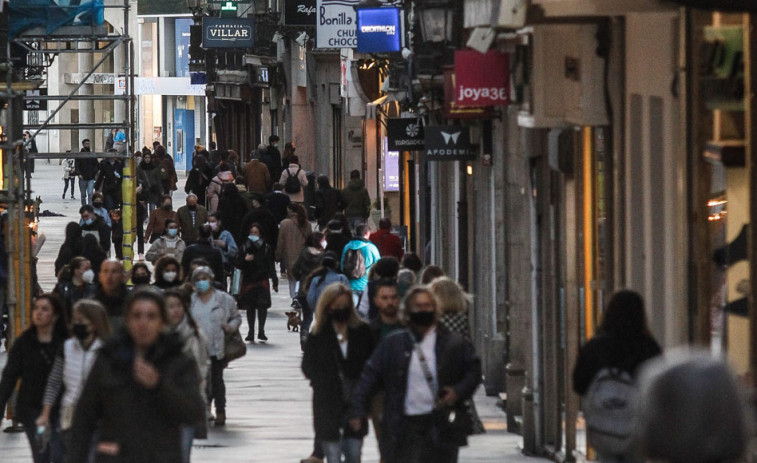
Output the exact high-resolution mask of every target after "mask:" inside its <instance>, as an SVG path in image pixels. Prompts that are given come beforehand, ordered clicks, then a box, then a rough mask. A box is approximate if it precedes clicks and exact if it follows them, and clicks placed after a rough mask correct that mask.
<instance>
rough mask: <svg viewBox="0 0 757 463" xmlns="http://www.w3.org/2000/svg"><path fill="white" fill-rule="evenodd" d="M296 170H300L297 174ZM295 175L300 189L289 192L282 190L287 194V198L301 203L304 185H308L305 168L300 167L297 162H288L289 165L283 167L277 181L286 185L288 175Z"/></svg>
mask: <svg viewBox="0 0 757 463" xmlns="http://www.w3.org/2000/svg"><path fill="white" fill-rule="evenodd" d="M297 171H300V173H299V174H298V173H297ZM290 175H291V176H292V177H295V176H296V177H297V179H298V180H299V181H300V186H301V188H300V191H298V192H297V193H289V192H287V191H286V190H284V193H285V194H286V195H287V196H289V199H290V200H291V201H292V202H293V203H301V202H304V201H305V187H306V186H308V177H307V172H305V169H303V168H301V167H300V166H299V165H297V164H289V167H287V168H286V169H284V170H283V171H282V172H281V177H280V178H279V183H281V184H282V185H286V182H287V179H288V178H289V177H290Z"/></svg>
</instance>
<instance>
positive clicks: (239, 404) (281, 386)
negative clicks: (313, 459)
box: [0, 160, 543, 463]
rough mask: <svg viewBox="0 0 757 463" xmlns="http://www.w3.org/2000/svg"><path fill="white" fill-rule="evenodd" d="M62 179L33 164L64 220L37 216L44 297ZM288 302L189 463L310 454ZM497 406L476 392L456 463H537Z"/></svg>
mask: <svg viewBox="0 0 757 463" xmlns="http://www.w3.org/2000/svg"><path fill="white" fill-rule="evenodd" d="M61 172H62V168H61V166H60V165H58V162H57V160H54V161H52V164H46V163H44V162H38V163H37V167H36V170H35V173H34V176H33V180H32V189H33V191H34V193H33V194H34V196H35V197H36V196H39V197H40V198H41V199H42V205H41V207H40V209H41V210H42V211H44V210H48V211H50V212H54V213H56V214H62V216H61V217H46V216H43V217H40V221H39V227H38V231H39V233H40V234H44V235H45V238H46V241H45V244H44V246H43V247H42V250H41V252H40V254H39V256H38V257H39V261H38V262H37V270H38V274H39V278H40V285H41V286H42V288H43V290H45V291H48V290H51V289H52V288H53V287H54V286H55V276H54V271H53V262H54V261H55V258H56V256H57V253H58V249H59V248H60V245H61V244H62V243H63V239H64V233H63V232H64V228H65V226H66V223H68V222H70V221H72V220H78V216H79V213H78V211H79V208H80V207H81V204H80V202H79V200H78V191H77V199H76V200H72V199H70V198H68V197H66V198H65V199H61V197H60V193H61V191H62V186H63V182H62V181H61V179H60V178H61ZM182 181H183V179H182ZM184 200H185V194H184V192H183V191H178V192H175V194H174V202H175V203H176V204H183V203H184ZM287 294H288V292H287V288H286V280H283V281H282V287H281V288H279V292H278V293H277V294H274V295H273V307H272V308H271V310H270V316H269V321H268V324H267V325H268V328H267V331H266V332H267V334H268V338H269V340H268V342H266V343H260V342H258V343H254V344H247V348H248V353H247V355H246V356H245V357H243V358H242V359H240V360H238V361H235V362H234V363H233V364H232V365H231V366H230V367H229V369H228V370H227V372H226V374H225V377H226V388H227V400H228V406H227V422H226V426H225V427H223V428H215V427H213V426H211V427H210V433H209V436H208V439H204V440H195V441H194V445H193V448H192V461H197V462H240V463H241V462H245V463H250V462H260V463H264V462H265V463H284V462H298V461H300V460H301V459H303V458H305V457H307V456H308V455H309V452H310V451H311V450H312V447H313V422H312V411H311V410H312V407H311V396H312V391H311V388H310V385H309V383H308V381H307V380H306V379H305V377H304V376H303V375H302V372H301V370H300V363H301V362H302V352H301V350H300V345H299V336H298V333H294V332H291V331H287V327H286V321H287V317H286V316H285V315H284V312H286V311H288V310H291V308H290V307H289V306H290V300H289V298H288V296H287ZM243 318H244V317H243ZM246 325H247V323H246V321H244V323H243V326H242V328H241V332H242V333H247V327H246ZM6 356H7V352H4V351H3V352H0V368H2V366H4V364H5V361H6ZM498 403H499V398H498V397H486V395H485V394H483V392H482V391H481V390H480V389H479V391H478V394H477V395H476V405H477V406H478V411H479V414H480V416H481V418H482V420H483V422H484V425H485V427H486V430H487V432H486V434H481V435H477V436H474V437H472V438H471V439H470V446H469V447H467V448H463V449H462V451H461V454H460V461H461V462H465V463H484V462H491V463H494V462H498V463H500V462H506V463H526V462H531V461H543V460H540V459H536V458H529V457H525V456H523V455H522V454H521V451H520V442H521V439H520V436H518V435H516V434H508V433H507V430H506V428H507V425H506V419H505V414H504V412H503V411H502V409H501V408H500V407H499V406H498ZM10 424H11V422H10V420H7V419H6V420H3V421H2V428H3V429H6V428H7V427H8V426H10ZM0 449H1V450H0V452H1V453H2V456H1V457H0V460H2V461H3V462H4V463H6V462H7V463H16V462H18V463H22V462H29V461H31V454H30V451H29V444H28V442H27V440H26V437H25V436H24V434H23V433H8V432H2V433H0ZM362 461H364V462H366V463H374V462H378V461H379V459H378V450H377V444H376V440H375V438H374V437H373V434H371V435H370V436H369V437H368V438H366V439H365V445H364V447H363V460H362Z"/></svg>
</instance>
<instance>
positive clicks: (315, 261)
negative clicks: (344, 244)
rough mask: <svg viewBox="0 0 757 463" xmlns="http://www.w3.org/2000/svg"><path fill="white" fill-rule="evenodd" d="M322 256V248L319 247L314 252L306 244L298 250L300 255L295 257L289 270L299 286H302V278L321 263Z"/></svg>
mask: <svg viewBox="0 0 757 463" xmlns="http://www.w3.org/2000/svg"><path fill="white" fill-rule="evenodd" d="M322 257H323V250H322V249H321V248H320V247H319V248H318V249H317V252H316V253H313V252H312V250H311V248H309V247H307V246H305V247H304V248H303V249H302V251H300V257H298V258H297V262H295V263H294V267H293V268H292V270H291V272H292V276H293V277H295V278H296V279H297V281H299V282H300V287H302V282H303V280H305V279H306V278H307V277H308V275H310V274H311V273H312V272H313V270H315V269H317V268H318V267H319V266H320V265H321V258H322Z"/></svg>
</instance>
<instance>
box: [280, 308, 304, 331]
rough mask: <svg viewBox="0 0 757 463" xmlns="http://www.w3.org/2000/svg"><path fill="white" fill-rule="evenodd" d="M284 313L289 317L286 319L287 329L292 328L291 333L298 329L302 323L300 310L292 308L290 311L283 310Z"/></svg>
mask: <svg viewBox="0 0 757 463" xmlns="http://www.w3.org/2000/svg"><path fill="white" fill-rule="evenodd" d="M284 315H286V316H287V317H289V320H287V331H289V330H290V329H291V330H292V333H296V332H298V331H300V325H301V324H302V318H300V312H298V311H296V310H293V311H291V312H284Z"/></svg>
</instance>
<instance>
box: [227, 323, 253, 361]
mask: <svg viewBox="0 0 757 463" xmlns="http://www.w3.org/2000/svg"><path fill="white" fill-rule="evenodd" d="M224 354H225V355H224V357H223V360H224V361H225V362H226V363H229V362H233V361H234V360H236V359H239V358H242V357H244V356H245V355H246V354H247V344H245V343H244V340H243V339H242V335H241V334H240V333H239V330H236V331H234V332H233V333H230V334H227V335H226V337H225V339H224Z"/></svg>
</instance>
